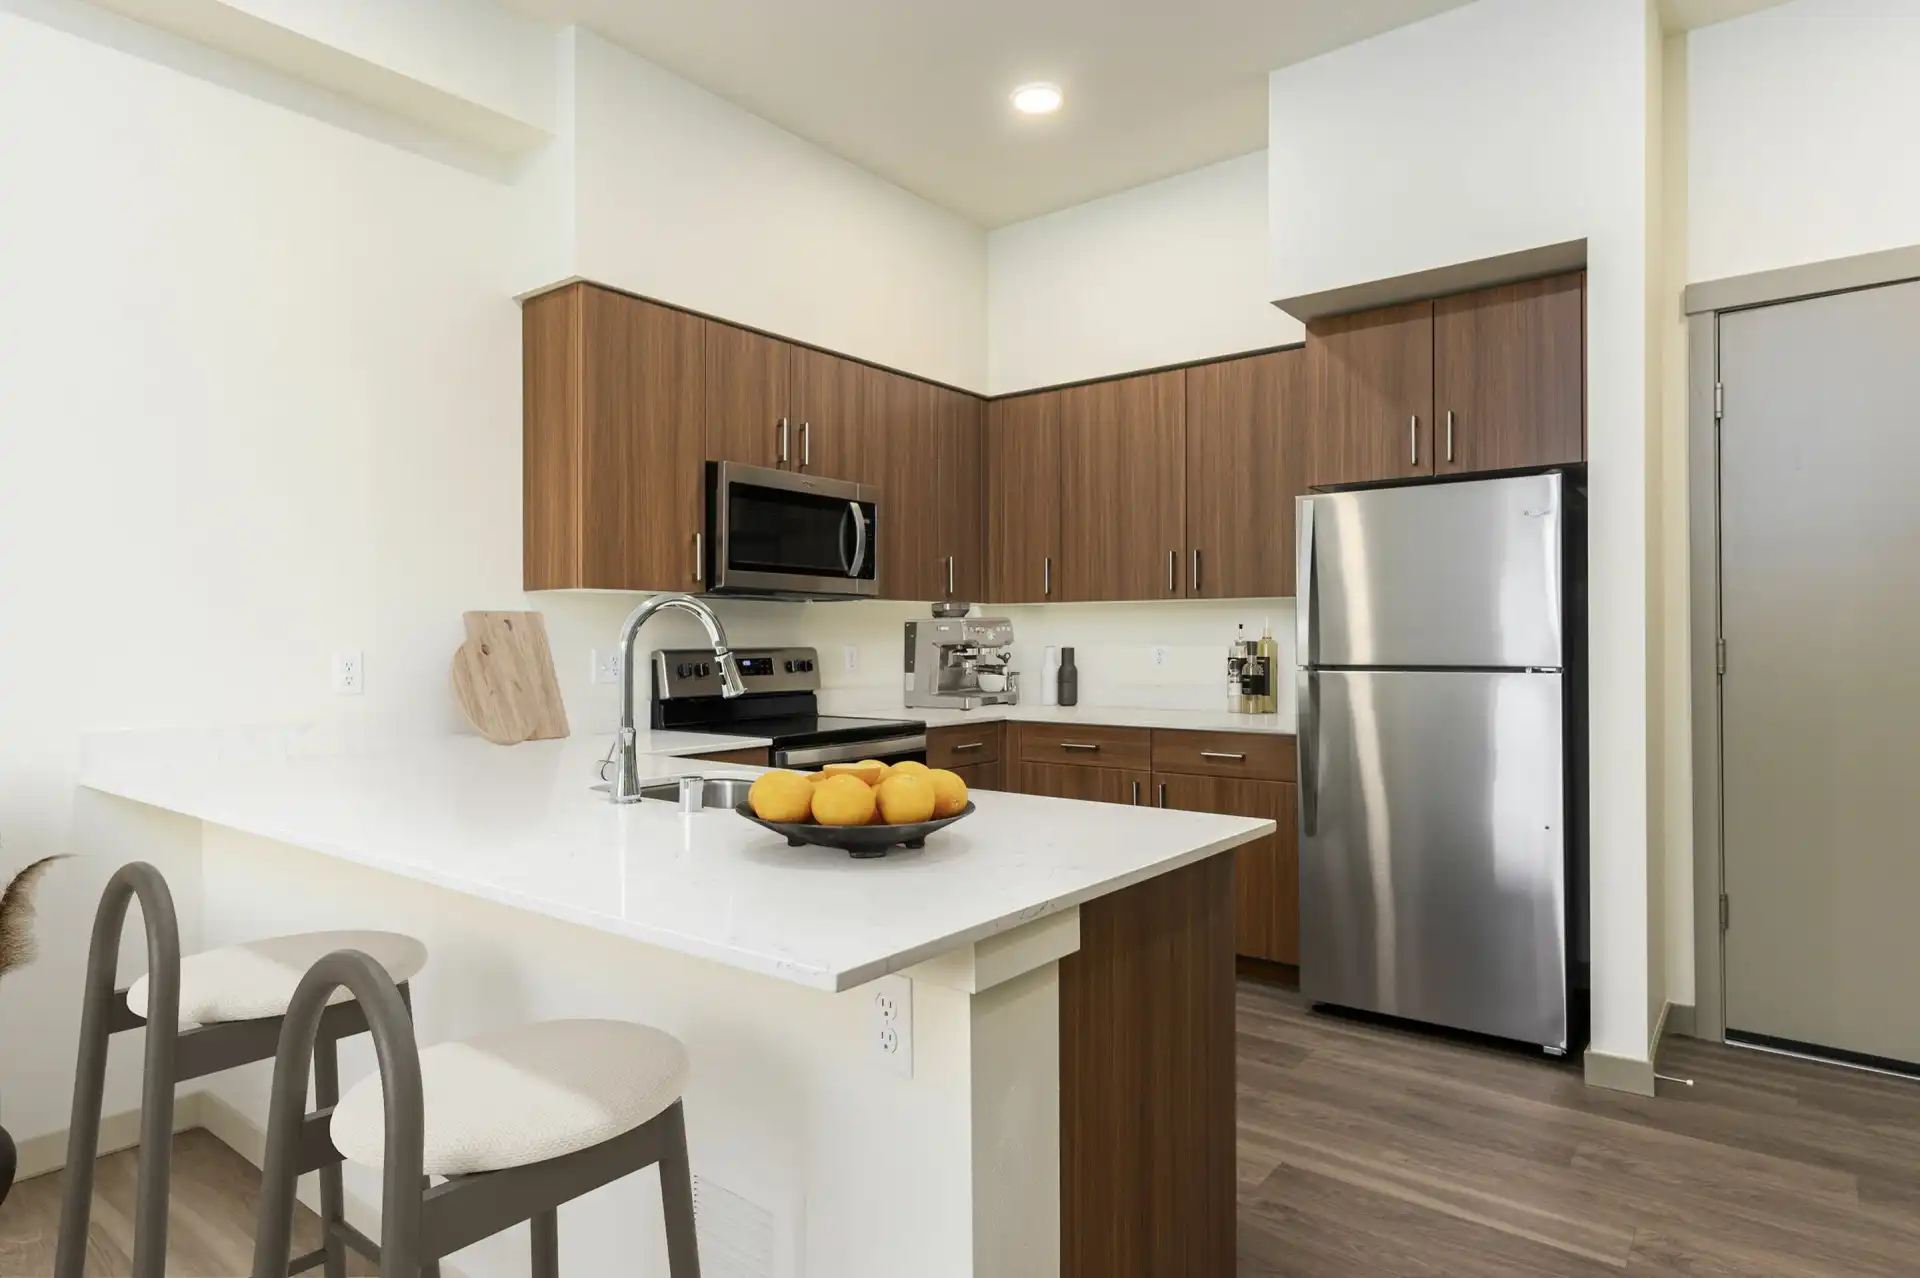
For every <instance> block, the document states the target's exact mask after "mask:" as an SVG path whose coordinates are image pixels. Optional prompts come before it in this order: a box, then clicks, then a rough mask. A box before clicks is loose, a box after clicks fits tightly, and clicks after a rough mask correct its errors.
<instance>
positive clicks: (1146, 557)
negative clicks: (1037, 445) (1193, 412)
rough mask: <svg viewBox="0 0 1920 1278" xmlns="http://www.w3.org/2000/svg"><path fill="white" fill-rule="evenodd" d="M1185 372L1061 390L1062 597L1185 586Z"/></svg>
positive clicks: (1171, 594)
mask: <svg viewBox="0 0 1920 1278" xmlns="http://www.w3.org/2000/svg"><path fill="white" fill-rule="evenodd" d="M1186 451H1187V449H1186V372H1185V371H1184V370H1181V369H1176V370H1174V371H1173V372H1170V373H1149V374H1147V375H1145V376H1143V377H1123V378H1120V379H1118V380H1115V381H1110V382H1096V383H1094V384H1092V385H1089V386H1073V387H1069V388H1068V389H1066V390H1065V391H1062V392H1061V401H1060V564H1059V580H1058V581H1057V582H1056V583H1055V585H1056V591H1057V595H1058V597H1059V598H1062V599H1066V600H1074V601H1077V600H1090V599H1177V598H1181V597H1183V596H1184V595H1185V593H1186V579H1187V568H1186V562H1185V561H1186V526H1187V512H1186Z"/></svg>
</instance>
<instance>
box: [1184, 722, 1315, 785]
mask: <svg viewBox="0 0 1920 1278" xmlns="http://www.w3.org/2000/svg"><path fill="white" fill-rule="evenodd" d="M1153 770H1154V771H1155V772H1181V773H1186V774H1188V775H1190V776H1203V777H1248V778H1252V779H1255V780H1260V781H1292V780H1294V779H1295V778H1296V777H1297V776H1298V775H1299V773H1298V770H1297V768H1296V766H1295V763H1294V739H1293V738H1292V737H1283V736H1278V735H1276V734H1274V733H1271V732H1171V731H1167V730H1164V729H1155V731H1154V734H1153Z"/></svg>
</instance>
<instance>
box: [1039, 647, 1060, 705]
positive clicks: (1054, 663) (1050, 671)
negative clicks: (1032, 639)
mask: <svg viewBox="0 0 1920 1278" xmlns="http://www.w3.org/2000/svg"><path fill="white" fill-rule="evenodd" d="M1059 703H1060V650H1059V649H1058V648H1048V649H1047V667H1046V670H1045V671H1044V672H1043V673H1042V674H1041V676H1040V704H1041V705H1043V706H1052V705H1058V704H1059Z"/></svg>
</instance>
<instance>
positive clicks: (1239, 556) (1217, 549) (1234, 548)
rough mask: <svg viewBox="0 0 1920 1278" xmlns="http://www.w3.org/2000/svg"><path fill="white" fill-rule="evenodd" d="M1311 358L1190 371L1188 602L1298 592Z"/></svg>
mask: <svg viewBox="0 0 1920 1278" xmlns="http://www.w3.org/2000/svg"><path fill="white" fill-rule="evenodd" d="M1306 359H1307V357H1306V352H1305V351H1303V350H1291V351H1274V352H1272V353H1271V354H1267V355H1255V356H1251V357H1249V358H1247V359H1232V360H1222V361H1220V362H1218V363H1214V364H1201V365H1198V366H1196V367H1194V368H1189V369H1188V370H1187V421H1186V440H1187V464H1186V471H1187V497H1186V507H1187V564H1186V570H1187V590H1186V593H1187V597H1188V598H1190V599H1251V598H1264V597H1274V596H1283V595H1291V594H1292V593H1293V523H1294V514H1293V499H1294V497H1295V496H1296V495H1297V494H1299V493H1300V492H1302V491H1304V490H1305V487H1306V485H1305V482H1304V458H1303V457H1302V455H1301V453H1302V448H1301V445H1302V444H1303V442H1304V440H1303V437H1302V431H1303V430H1304V429H1305V427H1306V411H1305V405H1304V402H1303V401H1304V395H1305V390H1306Z"/></svg>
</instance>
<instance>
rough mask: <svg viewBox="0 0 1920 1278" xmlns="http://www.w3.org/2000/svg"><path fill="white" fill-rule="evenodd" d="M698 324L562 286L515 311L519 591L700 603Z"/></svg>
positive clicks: (702, 340) (701, 354)
mask: <svg viewBox="0 0 1920 1278" xmlns="http://www.w3.org/2000/svg"><path fill="white" fill-rule="evenodd" d="M707 329H708V325H707V323H706V321H704V320H701V319H699V318H698V317H696V316H692V315H688V314H686V313H685V312H682V311H676V310H672V309H669V308H668V307H664V306H656V305H654V304H653V303H651V302H643V301H641V300H639V299H638V298H633V297H628V296H626V295H625V294H621V293H615V292H612V291H610V290H607V289H602V288H596V287H594V286H593V285H591V284H570V285H568V286H566V287H565V288H561V289H556V290H554V291H553V292H551V293H546V294H542V295H541V296H539V297H536V298H533V299H532V300H530V301H529V302H528V303H527V304H526V306H525V307H524V308H523V310H522V312H521V330H522V338H521V340H522V359H523V363H524V368H523V378H522V394H523V396H524V402H523V414H524V416H523V421H522V430H521V438H522V447H523V450H524V455H523V481H524V484H525V492H524V495H523V496H524V504H523V520H524V523H523V528H522V548H523V557H524V564H523V579H524V584H525V587H526V589H528V590H561V589H580V588H591V589H599V590H697V589H699V588H700V585H701V582H700V580H699V568H698V561H697V559H696V557H695V553H696V540H695V538H696V535H697V534H699V532H700V531H701V527H702V521H703V518H704V511H705V491H704V488H703V487H702V484H701V478H702V466H701V463H702V450H703V440H704V434H705V432H704V409H703V405H704V402H705V400H704V373H703V370H704V364H705V354H706V336H707Z"/></svg>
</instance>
